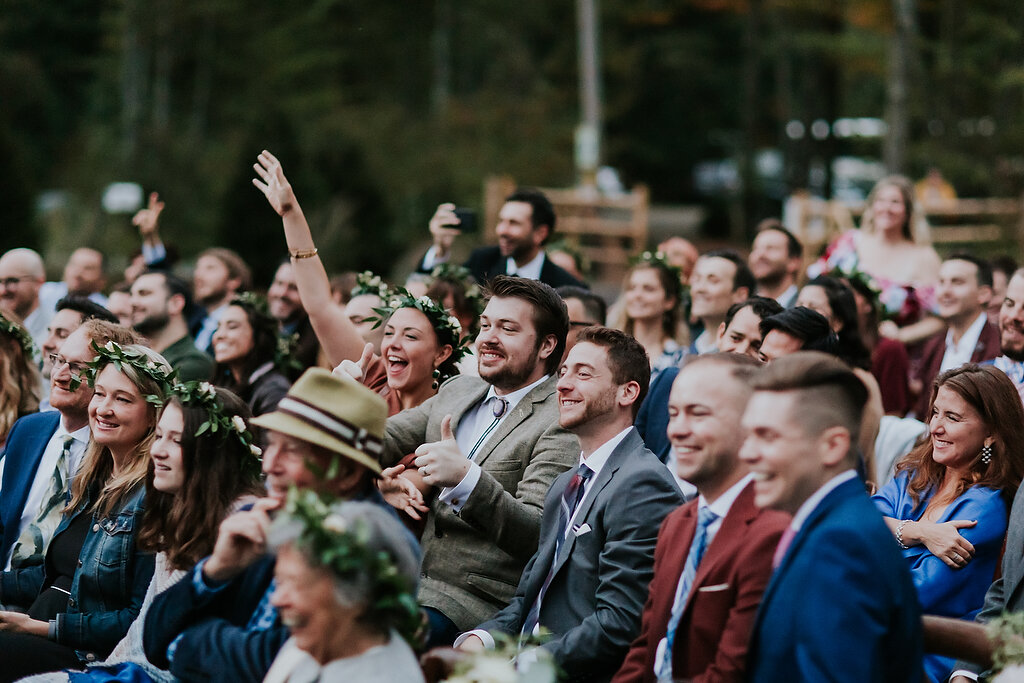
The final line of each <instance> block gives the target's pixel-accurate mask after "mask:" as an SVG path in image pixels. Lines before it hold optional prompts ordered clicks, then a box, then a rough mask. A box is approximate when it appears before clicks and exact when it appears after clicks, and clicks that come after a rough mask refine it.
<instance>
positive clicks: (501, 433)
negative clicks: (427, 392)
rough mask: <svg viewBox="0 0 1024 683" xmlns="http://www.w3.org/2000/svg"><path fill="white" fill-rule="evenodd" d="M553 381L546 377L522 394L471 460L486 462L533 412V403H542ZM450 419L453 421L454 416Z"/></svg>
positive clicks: (552, 378)
mask: <svg viewBox="0 0 1024 683" xmlns="http://www.w3.org/2000/svg"><path fill="white" fill-rule="evenodd" d="M555 382H556V379H555V378H554V377H553V376H552V377H548V378H547V379H546V380H544V381H543V382H541V383H540V384H539V385H538V386H536V387H534V388H533V390H532V391H530V393H528V394H527V395H526V396H524V397H523V399H522V400H521V401H520V402H519V403H518V404H517V405H516V407H515V408H513V409H512V412H510V413H509V414H508V417H506V418H505V419H504V420H502V421H501V424H499V425H498V427H497V429H495V430H494V433H493V434H491V436H490V438H488V439H487V441H486V442H485V443H483V444H481V446H480V448H479V449H478V451H477V454H476V457H475V458H474V459H473V460H474V461H475V462H476V463H477V464H479V465H483V464H484V463H485V462H487V458H489V457H490V455H491V453H493V452H494V451H495V450H496V449H497V447H498V445H499V444H500V443H501V442H502V441H504V440H505V438H506V437H508V436H509V435H510V434H512V432H513V431H514V430H515V428H516V427H518V426H519V425H520V424H522V423H523V422H525V421H526V420H527V418H529V417H530V416H531V415H532V414H533V404H534V403H543V402H544V400H545V399H547V397H548V396H549V395H550V394H551V393H552V392H553V391H554V390H555ZM484 393H486V387H485V389H484ZM481 398H483V394H481V395H480V398H477V399H476V400H475V401H473V402H472V403H470V404H469V405H468V406H466V408H468V407H469V406H473V405H476V404H477V403H479V401H480V399H481ZM465 411H466V409H465V408H464V409H463V413H464V412H465ZM452 420H453V422H454V416H453V418H452Z"/></svg>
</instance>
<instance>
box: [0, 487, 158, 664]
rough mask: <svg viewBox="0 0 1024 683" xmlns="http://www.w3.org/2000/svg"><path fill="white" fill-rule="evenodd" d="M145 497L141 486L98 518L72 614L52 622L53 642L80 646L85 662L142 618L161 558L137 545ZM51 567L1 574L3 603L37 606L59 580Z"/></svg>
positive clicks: (81, 563) (82, 559)
mask: <svg viewBox="0 0 1024 683" xmlns="http://www.w3.org/2000/svg"><path fill="white" fill-rule="evenodd" d="M145 495H146V487H145V485H144V484H141V483H140V484H139V485H138V486H137V487H136V488H135V489H133V490H132V491H131V492H130V493H129V494H128V495H127V496H125V498H124V500H123V501H122V503H121V505H120V506H119V507H117V508H115V509H114V511H113V512H112V513H111V514H110V515H109V516H107V517H104V518H102V519H97V518H96V517H95V516H94V517H93V518H92V526H90V527H89V532H88V534H87V535H86V537H85V543H84V544H83V545H82V551H81V553H80V554H79V556H78V570H77V571H76V572H75V576H74V579H72V582H71V596H70V597H69V598H68V606H67V611H65V612H63V613H61V614H58V615H57V619H56V621H55V622H51V623H50V636H51V638H54V639H55V640H56V641H57V642H58V643H60V644H61V645H66V646H68V647H72V648H74V649H75V650H76V652H77V654H78V656H79V657H80V658H81V659H82V660H83V661H95V660H96V659H103V658H105V657H106V656H107V655H108V654H110V651H111V650H113V649H114V646H115V645H117V643H118V642H119V641H120V640H121V639H122V638H123V637H124V635H125V634H126V633H127V632H128V627H129V626H130V625H131V623H132V622H133V621H134V620H135V618H136V617H138V615H139V610H140V609H141V607H142V601H143V599H144V598H145V597H146V591H147V589H148V588H149V582H150V580H151V579H152V578H153V564H154V559H155V558H154V556H153V554H152V553H143V552H142V551H140V550H139V549H138V548H136V546H135V536H136V533H137V532H138V528H139V525H140V524H141V523H142V510H143V503H144V500H145ZM90 502H91V496H87V498H86V500H84V501H83V502H82V504H81V505H79V507H78V509H76V510H75V511H74V512H73V513H72V514H70V515H67V516H65V517H64V519H62V520H61V523H60V526H58V527H57V531H56V533H55V535H54V537H56V536H57V535H59V534H61V533H62V532H63V531H64V530H65V529H66V528H67V526H68V525H69V524H70V523H71V521H72V520H74V519H75V518H77V517H78V516H79V515H81V514H86V513H85V510H86V509H88V508H89V505H90ZM45 568H46V565H45V564H43V565H40V566H38V567H29V568H26V569H20V570H15V571H9V572H3V573H2V574H0V601H3V602H5V603H10V604H13V605H22V606H26V607H27V606H28V605H31V604H32V602H33V600H35V598H36V596H38V595H39V593H40V592H41V591H42V590H43V589H45V588H46V587H47V586H49V585H50V584H51V583H52V582H53V580H54V578H55V577H53V576H50V575H47V574H46V569H45Z"/></svg>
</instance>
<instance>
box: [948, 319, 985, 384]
mask: <svg viewBox="0 0 1024 683" xmlns="http://www.w3.org/2000/svg"><path fill="white" fill-rule="evenodd" d="M986 322H988V316H986V315H985V314H984V313H981V314H980V315H978V317H977V318H975V320H974V322H973V323H971V326H970V327H968V328H967V330H966V331H965V332H964V334H963V336H962V337H960V342H959V343H957V342H954V341H953V330H946V353H945V354H943V356H942V364H941V365H939V372H945V371H946V370H952V369H953V368H958V367H960V366H961V365H963V364H964V363H970V362H971V356H973V355H974V349H976V348H977V347H978V339H979V338H980V337H981V331H982V330H983V329H985V323H986Z"/></svg>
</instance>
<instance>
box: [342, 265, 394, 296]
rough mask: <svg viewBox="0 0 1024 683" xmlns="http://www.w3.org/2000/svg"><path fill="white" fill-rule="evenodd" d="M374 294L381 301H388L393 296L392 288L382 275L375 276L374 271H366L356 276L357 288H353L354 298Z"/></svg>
mask: <svg viewBox="0 0 1024 683" xmlns="http://www.w3.org/2000/svg"><path fill="white" fill-rule="evenodd" d="M363 294H373V295H375V296H378V297H380V299H381V301H387V300H388V297H389V296H391V287H389V286H388V283H386V282H384V278H382V277H381V276H380V275H374V274H373V272H372V271H369V270H364V271H363V272H361V273H359V275H356V286H355V287H353V288H352V296H362V295H363Z"/></svg>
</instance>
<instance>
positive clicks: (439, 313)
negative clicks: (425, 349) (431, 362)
mask: <svg viewBox="0 0 1024 683" xmlns="http://www.w3.org/2000/svg"><path fill="white" fill-rule="evenodd" d="M400 308H415V309H416V310H418V311H419V312H421V313H422V314H423V315H425V316H427V320H429V321H430V325H431V326H432V327H433V328H434V333H435V334H436V335H437V341H438V343H440V344H441V345H442V346H443V345H445V344H450V345H451V347H452V361H453V362H456V363H457V362H459V359H461V358H462V357H463V356H465V355H466V354H467V353H469V339H467V338H463V336H462V324H461V323H460V322H459V319H458V318H456V317H455V316H454V315H452V314H451V313H449V312H448V311H446V310H445V309H444V307H443V306H441V305H440V304H439V303H437V302H436V301H434V300H433V299H431V298H430V297H429V296H421V297H415V296H413V295H412V294H410V293H409V291H408V290H407V289H405V288H403V287H395V288H394V290H392V292H391V295H390V296H389V297H388V298H386V299H384V306H383V307H381V308H375V309H373V311H374V313H376V314H377V315H378V316H379V317H378V318H377V319H376V322H375V323H374V325H373V327H374V329H376V328H378V327H380V326H381V325H383V324H384V321H386V320H387V319H388V318H390V317H391V314H393V313H394V312H395V311H397V310H398V309H400Z"/></svg>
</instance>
